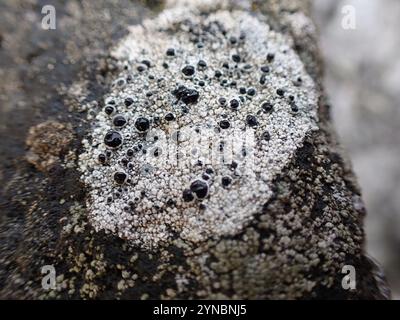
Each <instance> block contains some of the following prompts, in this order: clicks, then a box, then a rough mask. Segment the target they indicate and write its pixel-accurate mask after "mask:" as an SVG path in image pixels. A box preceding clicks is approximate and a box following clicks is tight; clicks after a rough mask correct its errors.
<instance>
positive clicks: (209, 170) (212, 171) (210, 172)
mask: <svg viewBox="0 0 400 320" xmlns="http://www.w3.org/2000/svg"><path fill="white" fill-rule="evenodd" d="M206 173H207V174H213V173H214V170H213V169H211V168H207V169H206Z"/></svg>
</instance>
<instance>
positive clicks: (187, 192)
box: [182, 189, 194, 202]
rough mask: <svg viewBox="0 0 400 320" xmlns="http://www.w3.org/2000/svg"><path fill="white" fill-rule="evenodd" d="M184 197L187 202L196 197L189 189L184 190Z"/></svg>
mask: <svg viewBox="0 0 400 320" xmlns="http://www.w3.org/2000/svg"><path fill="white" fill-rule="evenodd" d="M182 197H183V200H184V201H185V202H190V201H192V200H193V199H194V196H193V194H192V192H191V191H190V190H189V189H185V190H183V193H182Z"/></svg>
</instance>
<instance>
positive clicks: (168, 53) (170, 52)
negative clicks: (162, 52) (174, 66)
mask: <svg viewBox="0 0 400 320" xmlns="http://www.w3.org/2000/svg"><path fill="white" fill-rule="evenodd" d="M166 54H167V56H169V57H172V56H174V55H175V49H174V48H168V49H167V51H166Z"/></svg>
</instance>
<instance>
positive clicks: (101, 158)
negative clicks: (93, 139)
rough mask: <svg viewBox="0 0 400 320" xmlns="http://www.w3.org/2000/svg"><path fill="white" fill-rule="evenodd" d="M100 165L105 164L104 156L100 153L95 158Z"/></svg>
mask: <svg viewBox="0 0 400 320" xmlns="http://www.w3.org/2000/svg"><path fill="white" fill-rule="evenodd" d="M97 159H98V160H99V162H100V163H105V162H106V159H107V158H106V155H105V154H104V153H100V154H99V155H98V157H97Z"/></svg>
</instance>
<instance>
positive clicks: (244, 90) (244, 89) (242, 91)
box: [239, 87, 247, 94]
mask: <svg viewBox="0 0 400 320" xmlns="http://www.w3.org/2000/svg"><path fill="white" fill-rule="evenodd" d="M246 92H247V90H246V88H245V87H240V88H239V93H240V94H246Z"/></svg>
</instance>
